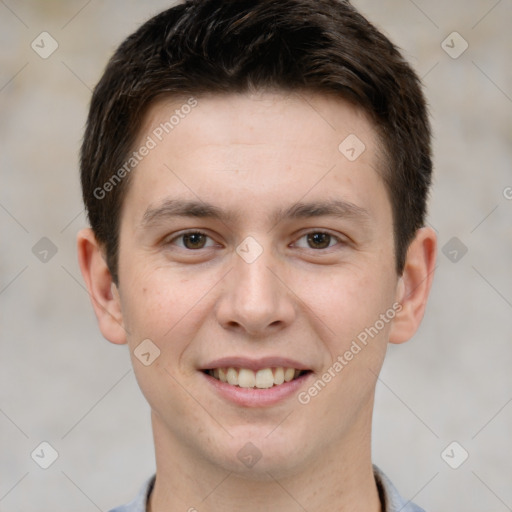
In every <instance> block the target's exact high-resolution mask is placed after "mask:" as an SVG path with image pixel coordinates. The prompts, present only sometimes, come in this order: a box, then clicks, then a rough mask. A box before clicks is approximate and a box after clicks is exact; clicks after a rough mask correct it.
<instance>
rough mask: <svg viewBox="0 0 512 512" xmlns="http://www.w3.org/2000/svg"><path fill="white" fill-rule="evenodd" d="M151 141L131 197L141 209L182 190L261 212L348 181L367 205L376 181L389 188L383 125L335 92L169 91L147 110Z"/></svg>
mask: <svg viewBox="0 0 512 512" xmlns="http://www.w3.org/2000/svg"><path fill="white" fill-rule="evenodd" d="M149 140H151V146H152V148H151V150H150V151H149V152H148V154H147V155H146V156H144V158H143V159H141V161H140V162H139V163H138V165H137V167H136V169H135V170H134V171H133V173H132V175H131V183H130V187H129V190H128V194H127V197H126V198H125V202H127V201H128V202H131V203H134V202H135V207H136V208H137V209H138V210H139V215H140V214H141V212H142V213H143V211H145V210H146V209H147V207H148V205H149V204H151V205H153V206H154V205H155V204H158V203H159V202H162V201H165V200H166V198H168V197H169V196H176V195H177V196H179V197H181V198H183V197H188V198H194V199H201V198H203V199H204V200H206V199H208V202H209V203H215V200H217V201H219V200H220V201H224V202H226V203H231V205H232V206H233V209H234V210H235V209H237V208H238V209H239V210H240V208H241V209H242V210H243V209H244V207H248V206H250V207H251V209H252V210H253V211H254V210H258V207H260V208H262V209H263V208H264V206H265V204H266V203H265V201H266V200H268V201H272V200H273V201H275V202H280V201H281V202H282V200H283V199H284V198H285V197H288V198H289V199H290V201H291V200H293V199H295V201H299V200H300V199H302V196H305V195H308V196H309V198H312V196H314V195H315V194H317V195H322V194H324V195H325V193H326V192H328V193H329V194H331V195H333V194H334V195H335V194H336V191H337V190H339V192H340V193H342V194H348V195H350V196H351V197H345V198H341V199H346V200H348V201H349V202H351V203H353V204H355V205H357V204H358V203H368V202H369V203H371V202H372V201H371V200H370V201H369V196H371V195H372V194H373V195H375V192H376V191H375V190H373V191H372V190H371V189H375V188H376V187H377V188H379V189H381V192H384V182H383V180H382V179H381V178H380V175H379V172H380V171H379V168H380V167H382V165H381V164H382V158H381V156H380V154H381V152H380V146H379V143H378V137H377V134H376V131H375V129H374V128H373V126H372V124H371V122H370V121H369V119H368V117H367V116H366V115H365V113H364V112H363V111H362V110H361V109H359V108H357V107H355V106H354V105H352V104H351V103H348V102H347V101H344V100H341V99H339V98H334V97H333V96H328V95H320V94H314V93H303V92H301V93H298V92H293V93H284V92H268V91H267V92H258V93H254V94H223V95H200V96H197V97H195V98H191V97H181V98H177V97H174V98H163V99H160V100H159V101H157V102H155V103H154V104H153V105H151V107H150V108H149V109H148V111H147V112H146V116H145V118H144V121H143V123H142V125H141V130H140V134H139V137H138V141H137V143H136V144H135V149H137V148H139V147H142V146H143V145H144V144H146V143H147V142H148V141H149ZM338 186H339V187H338ZM370 192H371V193H370ZM384 193H385V192H384ZM237 197H238V199H240V200H239V201H238V202H237ZM248 199H249V200H253V201H254V202H252V203H250V204H249V203H247V200H248ZM263 199H265V201H264V200H263ZM244 201H245V203H244ZM279 206H283V204H280V205H279ZM370 206H372V207H376V206H378V205H377V204H374V205H371V204H370ZM370 209H371V208H370ZM267 212H268V210H267V211H266V213H267Z"/></svg>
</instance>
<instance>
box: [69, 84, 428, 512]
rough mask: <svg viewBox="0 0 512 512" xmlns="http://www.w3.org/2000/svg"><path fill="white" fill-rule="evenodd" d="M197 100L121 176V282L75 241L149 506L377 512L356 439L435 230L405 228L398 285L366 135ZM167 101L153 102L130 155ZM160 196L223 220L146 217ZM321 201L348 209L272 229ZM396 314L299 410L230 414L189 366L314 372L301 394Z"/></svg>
mask: <svg viewBox="0 0 512 512" xmlns="http://www.w3.org/2000/svg"><path fill="white" fill-rule="evenodd" d="M184 101H186V100H183V102H184ZM197 101H198V104H197V106H196V107H195V108H194V109H193V110H192V111H191V112H190V113H189V114H188V115H187V116H186V117H185V118H184V119H182V120H180V123H179V124H178V125H177V126H175V127H174V129H173V130H172V131H171V132H170V133H169V134H166V135H165V137H163V139H162V141H159V142H158V144H157V145H156V147H155V148H154V149H152V150H151V151H150V152H149V154H148V155H147V156H145V157H144V159H143V160H142V161H141V162H140V163H139V164H138V166H137V168H136V169H135V170H134V171H133V173H132V175H131V176H130V179H131V183H130V187H129V190H128V194H127V196H126V198H125V201H124V204H123V210H122V219H121V227H120V251H119V287H116V286H115V285H114V284H113V283H112V280H111V277H110V273H109V271H108V268H107V266H106V264H105V260H104V257H103V254H102V249H101V247H99V246H98V244H97V242H96V240H95V238H94V235H93V233H92V232H91V230H89V229H85V230H83V231H81V232H80V233H79V235H78V254H79V262H80V266H81V270H82V273H83V276H84V279H85V282H86V284H87V287H88V289H89V292H90V295H91V299H92V304H93V307H94V309H95V312H96V315H97V318H98V323H99V327H100V329H101V332H102V333H103V335H104V336H105V338H106V339H108V340H109V341H111V342H112V343H118V344H123V343H128V345H129V348H130V353H131V355H132V362H133V366H134V371H135V375H136V378H137V380H138V383H139V385H140V387H141V389H142V392H143V393H144V395H145V397H146V399H147V400H148V402H149V404H150V406H151V409H152V424H153V433H154V439H155V449H156V463H157V479H156V484H155V488H154V491H153V493H152V496H151V502H150V509H151V511H152V512H160V511H163V510H168V511H175V510H176V511H178V510H188V509H190V508H191V507H197V509H198V510H201V511H213V510H223V511H226V512H229V511H235V510H240V509H243V510H246V511H252V510H254V511H256V510H280V511H295V510H303V508H302V507H304V508H305V509H307V510H311V511H312V510H328V509H333V510H347V511H348V510H350V511H366V512H368V511H372V512H377V511H379V510H381V508H380V502H379V499H378V494H377V488H376V485H375V481H374V479H373V474H372V467H371V443H370V441H371V418H372V410H373V400H374V391H375V385H376V380H377V375H378V373H379V371H380V368H381V366H382V363H383V360H384V356H385V352H386V347H387V343H388V342H392V343H402V342H404V341H406V340H408V339H409V338H410V337H411V336H412V335H413V334H414V332H415V331H416V330H417V328H418V326H419V324H420V322H421V319H422V317H423V314H424V309H425V304H426V300H427V297H428V294H429V290H430V287H431V284H432V277H433V269H434V265H435V254H436V237H435V234H434V232H433V231H432V230H431V229H430V228H422V229H420V230H419V231H418V232H417V235H416V238H415V239H414V241H413V242H412V244H411V246H410V248H409V251H408V255H407V261H406V265H405V270H404V273H403V275H402V276H398V275H397V274H396V272H395V260H394V258H395V256H394V244H393V222H392V213H391V204H390V202H389V197H388V194H387V192H386V189H385V187H384V182H383V180H382V178H381V176H380V175H379V171H378V169H379V163H380V157H379V147H378V140H377V138H376V135H375V132H374V130H373V128H372V125H371V124H370V122H369V121H368V119H367V118H366V117H365V116H364V115H363V114H362V113H361V111H360V110H358V109H356V108H355V107H353V106H351V105H350V104H348V103H347V102H344V101H342V100H340V99H334V98H331V97H327V96H321V95H316V94H312V93H301V94H297V93H293V94H285V93H280V92H269V91H267V92H259V93H252V94H249V93H248V94H239V95H233V94H230V95H224V96H219V95H216V96H215V95H212V96H200V97H198V98H197ZM183 102H182V101H181V100H178V99H176V98H174V99H172V100H170V99H166V100H160V101H159V102H158V103H155V104H154V105H153V106H152V107H151V108H150V109H149V111H148V112H147V116H146V119H145V122H144V123H143V126H142V127H141V131H140V137H139V143H143V142H144V140H146V138H147V136H148V135H151V133H152V131H153V130H154V129H155V127H158V126H159V125H160V123H162V122H165V121H166V120H168V119H169V117H170V116H171V115H172V114H173V112H174V110H175V109H176V108H179V106H180V105H181V104H183ZM350 134H355V135H357V137H358V138H359V139H360V140H361V141H363V143H364V144H365V151H364V152H363V153H362V154H361V155H360V156H359V157H358V158H357V159H356V160H355V161H349V159H347V158H346V157H345V156H344V155H343V154H342V153H341V152H340V151H339V149H338V146H339V144H340V143H341V142H342V141H343V140H344V139H345V138H346V137H347V136H348V135H350ZM136 146H137V147H138V145H136ZM170 198H172V199H185V200H196V201H200V202H206V203H212V204H214V205H216V206H217V207H219V208H222V209H223V210H227V211H230V212H233V214H238V216H235V215H233V218H231V219H223V220H219V219H212V218H194V217H168V216H167V217H166V216H164V215H159V216H158V215H157V216H156V217H155V216H153V221H152V222H144V220H143V219H144V216H145V213H146V212H148V211H154V210H155V209H157V208H159V207H160V206H162V205H163V204H164V202H165V201H166V200H168V199H170ZM331 199H336V200H340V201H345V202H349V203H351V204H352V205H355V206H356V207H358V209H357V212H356V213H353V214H347V215H344V216H341V217H334V216H320V217H310V218H292V219H282V220H280V221H277V222H276V219H275V218H272V215H273V214H274V213H275V212H277V211H278V210H280V209H284V210H285V209H287V208H288V207H290V206H293V205H294V204H296V203H297V202H323V201H327V200H331ZM361 211H363V213H361ZM146 217H148V215H146ZM185 230H192V231H194V230H197V231H200V232H202V233H205V234H206V235H207V238H203V239H200V243H198V242H197V239H196V241H195V242H194V243H195V245H194V243H191V242H190V241H188V242H187V240H186V239H184V238H183V237H180V236H179V235H183V231H185ZM318 231H324V232H328V233H329V234H331V235H332V237H331V238H330V239H329V237H327V238H320V241H318V240H317V242H316V245H315V240H313V241H312V242H311V240H309V239H308V237H307V235H308V233H317V232H318ZM248 236H251V237H253V238H254V239H255V240H256V241H257V243H258V244H259V246H260V247H261V249H262V251H263V252H262V253H261V254H260V256H259V257H258V258H257V259H256V260H255V261H254V262H252V263H247V262H246V261H245V260H244V259H243V258H242V257H240V256H239V254H237V252H236V249H237V247H238V246H239V245H240V244H241V242H242V241H243V240H244V239H245V238H246V237H248ZM201 240H202V242H201ZM201 244H203V245H201ZM190 247H192V248H190ZM195 247H199V249H196V248H195ZM201 247H202V248H201ZM397 303H399V304H400V308H399V309H400V311H399V312H398V313H397V314H396V316H394V319H393V320H392V321H389V322H387V323H385V325H384V328H382V329H381V330H380V331H379V332H378V334H377V335H376V336H374V337H373V338H371V339H370V341H369V342H368V344H367V345H366V346H365V347H364V348H363V349H362V350H361V351H360V352H359V353H357V355H355V356H354V358H353V359H352V360H351V361H350V362H349V363H348V364H347V365H346V366H345V367H344V368H343V370H342V371H341V372H340V373H339V374H337V375H336V377H334V378H332V380H331V381H330V382H329V383H328V384H327V385H326V386H325V387H324V388H323V389H322V390H321V391H320V392H319V393H318V394H317V396H315V397H314V398H312V399H311V401H310V402H309V403H307V404H305V405H304V404H301V403H300V402H299V401H298V400H297V393H294V394H292V395H291V396H290V397H287V398H286V399H284V400H282V401H280V402H279V403H277V404H274V405H272V406H267V407H242V406H240V405H237V404H234V403H232V402H230V401H229V400H226V399H225V398H223V397H222V396H220V395H219V394H218V393H217V392H216V391H215V389H214V388H213V386H211V384H210V383H209V382H208V380H207V379H206V378H205V376H204V374H203V373H202V372H201V371H200V369H201V368H205V366H206V365H207V363H208V362H210V361H212V360H214V359H216V358H219V357H224V356H242V357H247V358H250V359H257V358H260V357H266V356H276V357H277V356H279V357H287V358H291V359H294V360H296V361H299V362H300V363H302V364H304V365H305V366H306V367H307V368H309V369H311V370H312V374H311V375H310V376H309V377H308V378H307V379H306V381H305V382H304V384H302V386H301V388H300V389H299V391H304V390H307V389H308V388H309V387H310V386H311V385H312V383H314V381H315V380H317V379H318V378H319V377H320V376H321V375H322V374H323V373H324V372H325V371H326V370H328V368H329V367H332V365H333V362H334V361H335V360H336V358H337V357H338V356H339V355H343V354H344V353H345V352H346V351H347V350H348V349H349V348H350V346H351V343H352V341H353V340H354V339H356V337H357V335H358V334H359V333H361V332H362V331H364V329H365V328H368V327H370V326H373V325H375V323H376V321H377V320H378V319H379V315H381V314H384V313H386V311H388V310H389V309H390V308H392V306H393V304H397ZM148 338H149V339H150V340H152V342H153V343H154V344H155V345H157V346H158V347H159V349H160V351H161V353H160V356H159V357H158V358H157V359H156V360H155V361H154V362H153V363H152V364H151V365H150V366H144V365H143V364H141V362H140V361H139V360H138V359H137V358H136V357H135V356H134V350H135V349H136V347H137V346H138V345H139V344H140V343H141V341H142V340H144V339H148ZM249 441H250V442H251V443H252V444H253V445H254V446H256V447H257V449H258V450H259V453H261V459H260V460H259V461H258V462H257V463H256V464H255V465H254V466H252V467H251V468H249V467H246V466H245V465H244V464H243V463H242V462H241V461H240V460H239V458H238V457H237V453H238V452H239V450H240V449H241V448H242V447H244V445H246V443H247V442H249Z"/></svg>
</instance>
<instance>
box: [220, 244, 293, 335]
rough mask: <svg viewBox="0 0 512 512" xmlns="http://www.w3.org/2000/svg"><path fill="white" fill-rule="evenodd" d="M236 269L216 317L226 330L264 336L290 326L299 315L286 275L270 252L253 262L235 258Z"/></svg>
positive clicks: (227, 280)
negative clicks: (296, 315) (297, 314)
mask: <svg viewBox="0 0 512 512" xmlns="http://www.w3.org/2000/svg"><path fill="white" fill-rule="evenodd" d="M233 259H234V267H233V268H232V270H231V272H229V273H228V275H227V276H226V278H225V280H224V287H223V290H222V294H221V296H220V297H219V299H218V302H217V308H216V315H217V320H218V322H219V324H220V325H221V326H222V327H224V328H225V329H229V330H235V331H236V330H238V331H240V332H244V333H246V334H249V335H251V336H253V337H264V336H268V335H269V334H273V333H276V332H277V331H279V330H281V329H284V328H285V327H286V326H289V325H290V324H291V323H292V322H293V320H294V318H295V314H296V309H295V307H294V300H293V297H294V295H293V293H292V291H291V290H290V289H289V288H288V287H287V285H286V275H285V274H286V272H285V271H284V270H283V267H282V266H279V265H277V264H276V262H275V261H274V258H273V256H272V255H271V254H270V250H264V251H263V253H262V254H261V255H260V256H259V257H258V258H257V259H256V260H255V261H252V262H248V261H246V260H244V259H243V258H242V257H240V256H239V255H238V254H234V255H233Z"/></svg>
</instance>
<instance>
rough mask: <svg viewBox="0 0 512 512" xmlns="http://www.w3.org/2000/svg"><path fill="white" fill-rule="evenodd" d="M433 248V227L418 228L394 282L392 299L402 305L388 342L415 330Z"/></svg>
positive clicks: (432, 265) (402, 339) (421, 312)
mask: <svg viewBox="0 0 512 512" xmlns="http://www.w3.org/2000/svg"><path fill="white" fill-rule="evenodd" d="M436 251H437V237H436V234H435V232H434V230H433V229H432V228H429V227H424V228H421V229H419V230H418V231H417V232H416V236H415V238H414V240H413V241H412V242H411V244H410V246H409V249H408V251H407V258H406V261H405V266H404V272H403V274H402V276H401V277H400V279H399V282H398V285H397V293H396V300H397V302H399V303H400V304H401V306H402V307H401V309H400V311H399V312H398V313H397V315H396V316H395V318H394V320H393V325H392V327H391V331H390V335H389V341H390V343H403V342H405V341H407V340H409V339H411V338H412V337H413V335H414V334H415V332H416V331H417V330H418V327H419V325H420V323H421V320H422V319H423V315H424V313H425V307H426V305H427V299H428V296H429V293H430V289H431V287H432V281H433V278H434V268H435V262H436Z"/></svg>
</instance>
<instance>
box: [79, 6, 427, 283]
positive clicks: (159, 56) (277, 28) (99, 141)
mask: <svg viewBox="0 0 512 512" xmlns="http://www.w3.org/2000/svg"><path fill="white" fill-rule="evenodd" d="M257 89H262V90H264V89H282V90H287V91H294V90H297V91H298V90H302V91H312V92H319V93H324V94H332V93H334V94H336V95H338V96H339V97H340V98H342V99H345V100H349V101H351V102H353V103H355V104H356V105H358V106H359V107H360V108H361V109H363V110H364V111H365V112H366V113H367V114H368V115H369V117H370V119H371V120H372V121H373V123H374V127H375V129H376V131H377V133H378V135H379V137H380V140H381V142H382V150H383V153H384V155H385V156H386V158H385V160H386V161H385V164H384V166H383V167H384V169H383V172H382V175H383V178H384V183H385V186H386V189H387V192H388V195H389V198H390V201H391V205H392V211H393V223H394V236H395V253H396V270H397V272H398V274H401V273H402V271H403V266H404V262H405V256H406V252H407V248H408V246H409V244H410V242H411V240H412V239H413V237H414V235H415V233H416V230H417V229H418V228H420V227H422V225H423V224H424V221H425V215H426V203H427V196H428V190H429V187H430V183H431V174H432V161H431V141H430V139H431V132H430V124H429V119H428V112H427V106H426V102H425V98H424V96H423V92H422V89H421V83H420V80H419V78H418V77H417V75H416V74H415V72H414V71H413V70H412V68H411V67H410V66H409V64H408V63H407V62H406V61H405V60H404V59H403V57H402V56H401V54H400V52H399V50H398V49H397V48H396V46H394V45H393V44H392V43H391V42H390V41H389V39H388V38H387V37H386V36H384V35H383V34H382V33H381V32H380V31H379V30H377V28H376V27H375V26H374V25H372V24H371V23H370V22H369V21H368V20H366V18H364V17H363V16H362V15H361V14H360V13H359V12H357V11H356V9H355V8H354V7H353V6H352V5H351V4H350V2H348V1H341V0H279V1H276V0H188V1H185V2H184V3H181V4H178V5H176V6H174V7H172V8H170V9H168V10H166V11H164V12H162V13H160V14H158V15H156V16H155V17H153V18H151V19H150V20H149V21H147V22H146V23H144V24H143V25H142V26H141V27H140V28H139V29H138V30H137V31H136V32H135V33H133V34H132V35H130V36H129V37H128V38H127V39H126V40H125V41H124V42H123V43H122V44H121V45H120V46H119V48H118V49H117V51H116V52H115V53H114V55H113V56H112V58H111V59H110V61H109V63H108V65H107V67H106V69H105V72H104V74H103V76H102V78H101V80H100V81H99V83H98V84H97V86H96V88H95V89H94V93H93V96H92V100H91V105H90V110H89V116H88V120H87V127H86V130H85V135H84V140H83V144H82V149H81V182H82V192H83V199H84V203H85V206H86V209H87V212H88V218H89V221H90V223H91V227H92V229H93V231H94V232H95V235H96V237H97V239H98V241H99V242H100V244H102V245H103V246H104V248H105V251H106V257H107V264H108V267H109V269H110V272H111V274H112V277H113V280H114V282H115V283H118V273H117V259H118V242H119V226H120V218H119V216H120V212H121V206H122V204H123V198H124V197H125V195H126V191H127V187H128V185H129V182H130V179H129V177H130V176H129V175H128V174H127V173H123V176H124V175H125V174H126V177H123V179H122V180H121V179H120V180H119V182H118V183H117V182H116V183H115V184H114V185H115V186H112V187H108V192H106V191H105V190H106V189H103V188H101V187H102V186H103V185H104V184H105V183H107V182H109V179H110V180H111V178H112V177H113V175H114V174H115V173H116V171H117V170H119V169H121V167H122V166H123V163H124V162H126V159H127V157H128V155H129V154H130V152H131V151H132V150H133V144H134V143H135V141H136V138H137V137H138V136H139V135H140V134H139V131H140V128H141V122H142V119H143V116H144V114H145V113H146V112H147V110H148V108H149V106H150V105H151V103H152V102H153V101H155V99H156V98H157V97H161V96H162V95H170V96H173V95H174V96H180V97H181V96H184V95H196V96H197V95H200V94H201V93H239V92H246V91H249V90H257ZM118 177H119V176H118ZM99 190H102V191H103V192H102V193H101V194H100V193H99V192H98V191H99Z"/></svg>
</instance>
